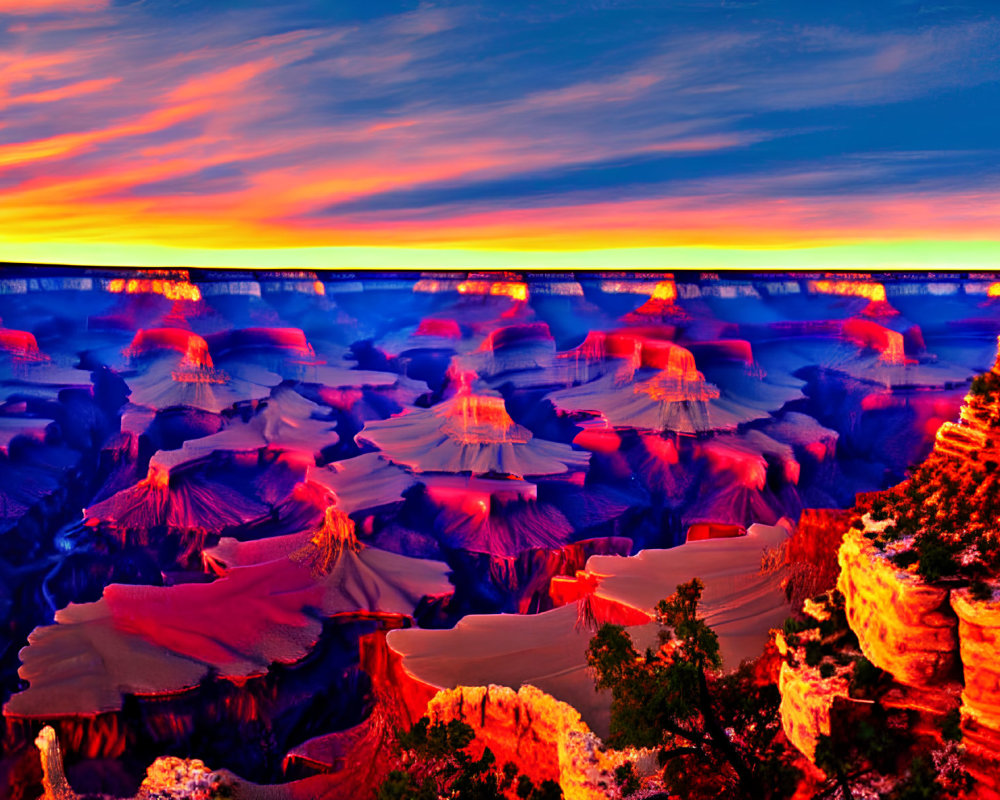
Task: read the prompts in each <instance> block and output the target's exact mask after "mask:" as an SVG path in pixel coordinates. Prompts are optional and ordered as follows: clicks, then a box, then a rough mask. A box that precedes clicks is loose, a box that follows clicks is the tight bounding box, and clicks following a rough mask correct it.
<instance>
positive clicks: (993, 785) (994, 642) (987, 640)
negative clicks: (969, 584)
mask: <svg viewBox="0 0 1000 800" xmlns="http://www.w3.org/2000/svg"><path fill="white" fill-rule="evenodd" d="M951 607H952V608H953V609H954V610H955V613H956V614H957V615H958V635H959V652H960V654H961V658H962V668H963V673H964V676H965V690H964V691H963V692H962V732H963V734H964V737H963V741H964V742H965V745H966V748H967V750H968V753H969V762H970V771H971V772H972V773H973V774H974V776H975V777H976V778H977V780H978V781H979V783H980V784H981V786H983V787H984V790H989V791H991V792H993V796H995V797H1000V660H998V656H1000V601H998V600H995V599H990V600H983V601H977V600H974V599H973V598H972V596H971V595H970V594H969V592H968V590H965V589H962V590H958V591H955V592H952V594H951ZM984 796H985V795H984Z"/></svg>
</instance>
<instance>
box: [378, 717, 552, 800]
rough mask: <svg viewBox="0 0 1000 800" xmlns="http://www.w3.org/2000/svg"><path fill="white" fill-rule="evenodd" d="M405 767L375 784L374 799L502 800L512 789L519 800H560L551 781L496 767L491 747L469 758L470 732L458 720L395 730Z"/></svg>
mask: <svg viewBox="0 0 1000 800" xmlns="http://www.w3.org/2000/svg"><path fill="white" fill-rule="evenodd" d="M396 738H397V743H398V747H399V750H400V753H401V755H403V754H405V756H406V757H405V759H401V760H404V761H405V762H406V763H407V768H406V769H396V770H393V771H391V772H390V773H389V774H388V775H387V776H386V778H385V780H384V781H383V782H382V784H381V786H379V788H378V792H377V794H376V797H377V800H440V798H442V797H448V798H452V799H453V800H504V798H506V793H507V792H509V791H510V790H511V789H512V788H513V789H514V790H515V792H516V794H517V796H518V797H520V798H521V799H522V800H560V799H561V798H562V790H561V789H560V788H559V786H558V784H556V783H554V782H553V781H544V782H543V783H542V784H541V785H539V786H535V785H534V784H533V783H532V781H531V780H530V779H529V778H528V777H527V776H525V775H520V776H519V775H518V771H517V767H516V766H515V765H514V764H511V763H510V762H508V763H507V764H504V765H503V767H502V768H500V769H497V766H496V758H495V757H494V755H493V753H492V752H491V751H490V749H489V748H488V747H487V748H484V749H483V754H482V755H481V756H480V757H479V758H478V759H474V758H473V757H472V756H471V755H470V754H469V753H468V752H467V749H468V748H469V746H470V745H471V744H472V742H473V740H474V739H475V732H474V731H473V730H472V728H471V727H470V726H469V725H466V724H465V723H464V722H461V721H459V720H452V721H451V722H448V723H447V724H445V723H443V722H436V723H434V724H433V725H432V724H431V723H430V720H429V719H428V718H427V717H423V718H422V719H420V720H419V721H418V722H417V723H416V724H414V726H413V727H412V728H411V729H410V730H409V731H399V732H397V734H396Z"/></svg>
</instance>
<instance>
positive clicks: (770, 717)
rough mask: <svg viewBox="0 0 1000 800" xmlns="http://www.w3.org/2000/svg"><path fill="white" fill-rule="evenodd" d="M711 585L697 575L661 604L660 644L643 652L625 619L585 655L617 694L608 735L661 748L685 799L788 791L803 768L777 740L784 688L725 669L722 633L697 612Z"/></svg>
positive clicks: (667, 772) (670, 781)
mask: <svg viewBox="0 0 1000 800" xmlns="http://www.w3.org/2000/svg"><path fill="white" fill-rule="evenodd" d="M703 588H704V585H703V584H702V582H701V581H700V580H698V579H697V578H695V579H693V580H691V581H690V582H688V583H683V584H681V585H680V586H678V587H677V592H676V593H675V594H673V595H672V596H670V597H668V598H667V599H666V600H661V601H660V603H659V604H658V605H657V609H656V612H657V619H658V621H659V623H660V624H661V626H662V629H661V631H660V647H659V649H658V650H657V651H656V652H654V651H653V650H651V649H650V650H647V651H646V652H645V654H639V653H638V652H637V651H636V650H635V648H634V646H633V644H632V640H631V638H630V637H629V635H628V633H627V632H626V631H625V629H624V628H623V627H622V626H620V625H610V624H605V625H603V626H602V627H601V628H600V630H599V631H598V632H597V635H596V636H595V637H594V638H593V639H592V640H591V643H590V647H589V648H588V650H587V663H588V664H589V665H590V667H591V668H592V669H593V671H594V675H595V682H596V685H597V687H598V688H599V689H609V690H610V691H611V697H612V700H611V732H610V735H609V737H608V743H609V744H611V745H612V746H615V747H626V746H630V745H631V746H634V747H649V748H659V756H660V763H661V764H662V765H663V766H664V779H665V782H666V783H667V785H668V786H669V787H670V788H671V789H673V790H674V791H676V792H678V793H680V794H681V795H682V796H684V797H689V798H700V797H705V798H708V797H713V798H714V797H720V796H730V797H745V798H755V799H756V798H777V797H788V796H790V795H791V794H792V793H793V792H794V790H795V786H796V783H797V772H796V771H795V770H794V769H793V768H791V767H790V766H789V764H788V760H787V758H786V757H785V756H784V755H783V749H782V748H781V747H780V745H778V744H777V743H776V742H775V738H776V737H777V734H778V732H779V731H780V728H781V725H780V718H779V716H778V704H779V703H780V699H781V698H780V696H779V694H778V690H777V687H776V686H774V685H773V684H765V685H761V683H760V682H759V681H757V680H755V679H754V677H753V675H752V674H751V672H750V670H749V668H747V667H741V668H740V669H739V670H737V671H736V672H734V673H732V674H729V675H723V674H722V673H721V672H720V667H721V666H722V659H721V657H720V655H719V640H718V637H717V636H716V634H715V632H714V631H713V630H712V629H711V628H710V627H709V626H708V625H707V624H705V622H704V621H702V620H700V619H698V617H697V611H698V602H699V600H700V599H701V593H702V590H703ZM724 790H728V791H725V792H724Z"/></svg>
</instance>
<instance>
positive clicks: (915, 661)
mask: <svg viewBox="0 0 1000 800" xmlns="http://www.w3.org/2000/svg"><path fill="white" fill-rule="evenodd" d="M838 561H839V562H840V578H839V579H838V581H837V588H838V589H840V591H841V593H842V594H843V595H844V600H845V609H846V611H847V621H848V623H849V624H850V626H851V629H852V630H853V631H854V632H855V633H856V634H857V637H858V640H859V641H860V642H861V650H862V652H863V653H864V654H865V656H866V657H867V658H868V660H869V661H871V662H872V663H873V664H874V665H875V666H877V667H879V668H881V669H884V670H885V671H886V672H890V673H892V675H893V677H895V678H896V680H898V681H900V682H901V683H905V684H909V685H913V686H924V685H927V684H940V683H942V682H947V681H949V680H953V679H954V678H956V677H958V669H959V660H958V620H957V618H956V617H955V615H954V613H953V612H952V610H951V606H950V605H949V603H948V595H949V591H948V590H947V589H945V588H941V587H937V586H930V585H928V584H926V583H924V582H923V581H922V580H920V578H918V577H917V576H916V575H913V574H911V573H908V572H905V571H903V570H901V569H900V568H899V567H897V566H896V565H894V564H893V563H892V562H891V561H890V560H889V559H888V558H887V557H885V556H883V555H882V554H881V553H879V552H878V550H876V548H875V546H874V545H873V544H872V543H871V542H870V541H868V540H867V539H865V538H864V536H862V535H861V532H860V531H858V530H855V529H853V528H852V529H851V530H850V531H848V533H847V534H846V535H845V536H844V541H843V544H841V546H840V552H839V554H838Z"/></svg>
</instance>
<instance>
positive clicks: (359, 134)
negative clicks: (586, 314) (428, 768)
mask: <svg viewBox="0 0 1000 800" xmlns="http://www.w3.org/2000/svg"><path fill="white" fill-rule="evenodd" d="M998 8H1000V6H998V4H996V3H994V2H992V1H991V0H978V2H974V1H970V2H956V3H950V2H947V0H882V1H878V0H865V2H856V1H855V0H837V2H803V1H802V0H757V1H754V0H660V2H653V1H652V0H633V1H632V2H625V1H624V0H544V1H543V0H538V1H537V2H519V1H518V0H504V1H503V2H479V3H467V2H454V3H453V2H436V3H431V2H423V3H420V2H389V1H388V0H386V1H385V2H383V0H368V2H354V0H331V1H330V2H326V1H322V0H313V1H312V2H295V1H294V0H291V1H290V2H280V3H279V2H270V3H265V2H234V1H232V0H212V1H211V2H209V0H202V2H195V1H194V0H130V1H125V0H115V2H109V1H108V0H0V260H6V261H35V262H59V263H78V264H134V265H178V266H199V265H204V266H213V265H230V266H267V267H278V266H294V267H314V268H331V267H346V268H358V267H365V266H371V267H381V268H399V267H421V268H432V267H444V268H462V267H466V268H472V269H475V268H487V267H511V268H526V267H543V268H544V267H611V268H614V267H645V268H650V267H661V266H662V267H667V268H681V267H693V268H712V269H718V268H724V267H760V268H768V267H777V268H782V267H787V268H803V267H804V268H821V269H834V268H838V267H843V268H862V269H883V268H892V267H903V268H914V267H930V268H940V269H954V270H961V269H975V270H979V269H985V268H990V267H993V266H994V265H997V264H1000V82H998V79H1000V56H998V53H1000V13H998Z"/></svg>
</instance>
